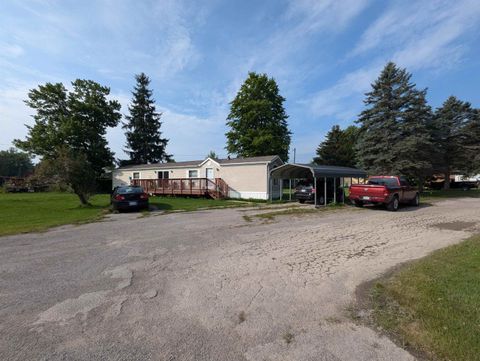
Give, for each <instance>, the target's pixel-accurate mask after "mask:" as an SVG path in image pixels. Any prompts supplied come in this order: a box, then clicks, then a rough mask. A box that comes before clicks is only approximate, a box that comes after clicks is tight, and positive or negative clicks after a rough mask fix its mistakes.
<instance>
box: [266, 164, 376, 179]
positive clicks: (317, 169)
mask: <svg viewBox="0 0 480 361" xmlns="http://www.w3.org/2000/svg"><path fill="white" fill-rule="evenodd" d="M270 174H271V176H272V177H273V178H279V179H289V178H311V177H312V176H313V175H315V177H316V178H319V177H354V178H365V177H366V176H367V173H366V172H365V171H364V170H361V169H357V168H349V167H337V166H332V165H314V164H298V163H295V164H290V163H287V164H284V165H282V166H280V167H277V168H275V169H272V170H271V171H270Z"/></svg>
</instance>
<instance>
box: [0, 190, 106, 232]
mask: <svg viewBox="0 0 480 361" xmlns="http://www.w3.org/2000/svg"><path fill="white" fill-rule="evenodd" d="M90 202H91V203H92V206H90V207H82V206H80V203H79V200H78V197H77V196H76V195H74V194H70V193H0V219H1V220H2V221H1V222H0V235H2V236H3V235H7V234H15V233H23V232H33V231H42V230H45V229H47V228H50V227H55V226H60V225H64V224H69V223H82V222H89V221H92V220H96V219H99V218H101V216H102V215H103V214H104V213H105V209H106V207H108V205H109V196H108V195H104V194H102V195H96V196H94V197H92V198H91V199H90Z"/></svg>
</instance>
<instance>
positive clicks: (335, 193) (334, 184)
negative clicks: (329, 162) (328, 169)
mask: <svg viewBox="0 0 480 361" xmlns="http://www.w3.org/2000/svg"><path fill="white" fill-rule="evenodd" d="M336 203H337V177H333V204H336Z"/></svg>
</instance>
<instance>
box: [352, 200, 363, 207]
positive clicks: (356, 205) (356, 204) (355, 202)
mask: <svg viewBox="0 0 480 361" xmlns="http://www.w3.org/2000/svg"><path fill="white" fill-rule="evenodd" d="M353 203H354V204H355V207H359V208H360V207H363V202H361V201H354V202H353Z"/></svg>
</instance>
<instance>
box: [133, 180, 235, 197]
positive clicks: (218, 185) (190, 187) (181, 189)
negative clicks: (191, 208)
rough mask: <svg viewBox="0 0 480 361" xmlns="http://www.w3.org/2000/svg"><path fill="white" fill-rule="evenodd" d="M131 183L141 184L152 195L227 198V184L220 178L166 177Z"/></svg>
mask: <svg viewBox="0 0 480 361" xmlns="http://www.w3.org/2000/svg"><path fill="white" fill-rule="evenodd" d="M131 183H132V185H135V186H141V187H142V188H143V189H144V191H145V192H146V193H149V194H153V195H172V196H173V195H175V196H197V197H211V198H213V199H220V198H227V197H228V194H229V187H228V184H227V183H226V182H225V181H224V180H223V179H222V178H213V179H210V178H169V179H168V178H167V179H132V181H131Z"/></svg>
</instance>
